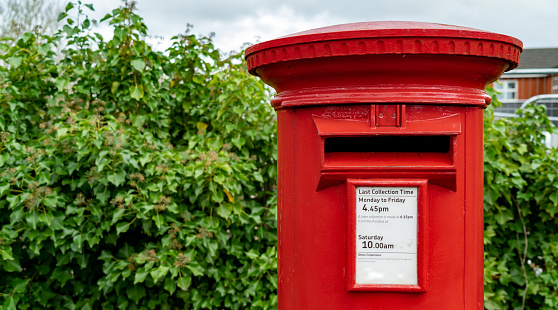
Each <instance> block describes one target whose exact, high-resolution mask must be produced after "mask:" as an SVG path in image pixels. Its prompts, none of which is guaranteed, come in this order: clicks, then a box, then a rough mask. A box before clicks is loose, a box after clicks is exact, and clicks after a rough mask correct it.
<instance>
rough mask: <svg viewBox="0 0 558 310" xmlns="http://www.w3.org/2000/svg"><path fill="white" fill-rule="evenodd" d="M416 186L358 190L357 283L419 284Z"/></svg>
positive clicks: (360, 188)
mask: <svg viewBox="0 0 558 310" xmlns="http://www.w3.org/2000/svg"><path fill="white" fill-rule="evenodd" d="M417 193H418V188H417V187H356V283H357V284H395V285H397V284H399V285H417V284H418V279H417V217H418V212H417Z"/></svg>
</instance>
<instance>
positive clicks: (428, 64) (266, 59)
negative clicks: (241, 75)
mask: <svg viewBox="0 0 558 310" xmlns="http://www.w3.org/2000/svg"><path fill="white" fill-rule="evenodd" d="M522 48H523V44H522V43H521V41H520V40H518V39H516V38H513V37H510V36H507V35H502V34H497V33H492V32H488V31H483V30H478V29H473V28H467V27H459V26H451V25H443V24H433V23H423V22H398V21H383V22H363V23H354V24H344V25H336V26H330V27H324V28H317V29H312V30H308V31H303V32H299V33H295V34H291V35H288V36H284V37H281V38H277V39H274V40H270V41H266V42H262V43H259V44H256V45H254V46H251V47H249V48H248V49H247V50H246V55H245V57H246V61H247V66H248V70H249V71H250V73H251V74H254V75H257V76H259V77H260V78H261V79H262V80H263V81H264V82H265V83H266V84H268V85H270V86H272V87H273V88H275V90H276V91H277V95H276V96H275V97H274V98H273V99H272V101H271V104H272V105H273V106H274V107H275V108H282V107H289V106H306V105H316V104H353V103H373V102H384V103H416V104H458V105H468V106H479V107H486V105H488V104H489V103H490V100H491V99H490V97H489V96H488V95H487V94H486V92H485V91H484V88H485V87H486V85H488V84H489V83H491V82H493V81H495V80H497V79H498V78H499V77H500V75H501V74H502V73H503V72H504V71H509V70H512V69H514V68H516V67H517V65H518V62H519V55H520V53H521V51H522Z"/></svg>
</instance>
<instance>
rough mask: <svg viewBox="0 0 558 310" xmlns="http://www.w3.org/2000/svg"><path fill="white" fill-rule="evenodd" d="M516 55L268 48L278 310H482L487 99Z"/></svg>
mask: <svg viewBox="0 0 558 310" xmlns="http://www.w3.org/2000/svg"><path fill="white" fill-rule="evenodd" d="M520 51H521V43H520V42H519V41H518V40H516V39H513V38H510V37H506V36H502V35H496V34H492V33H486V32H482V31H478V30H473V29H469V28H460V27H453V26H444V25H433V24H424V23H394V22H391V23H390V22H381V23H360V24H350V25H342V26H334V27H328V28H323V29H318V30H313V31H309V32H305V33H301V34H295V35H293V36H289V37H284V38H281V39H277V40H274V41H270V42H264V43H261V44H260V45H256V46H254V47H251V48H250V49H248V50H247V60H248V66H249V69H250V70H251V72H252V73H253V74H257V75H258V76H260V77H261V78H262V79H263V80H264V82H266V83H268V84H269V85H271V86H273V87H274V88H275V89H276V90H277V92H278V94H277V95H276V96H275V98H274V99H273V101H272V105H274V107H275V108H276V110H277V121H278V196H279V197H278V199H279V202H278V255H279V256H278V260H279V261H278V262H279V266H278V268H279V270H278V278H279V279H278V298H279V309H483V112H484V108H485V107H486V105H487V104H489V103H490V99H489V98H488V96H487V95H486V94H485V93H484V87H485V86H486V85H487V84H488V83H490V82H492V81H494V80H495V79H497V78H498V76H499V75H501V74H502V73H503V72H504V71H505V70H509V69H511V68H513V67H514V66H516V65H517V61H518V57H519V53H520Z"/></svg>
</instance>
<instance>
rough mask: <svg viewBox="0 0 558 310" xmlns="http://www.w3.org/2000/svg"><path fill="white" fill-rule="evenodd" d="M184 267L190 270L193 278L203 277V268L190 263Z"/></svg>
mask: <svg viewBox="0 0 558 310" xmlns="http://www.w3.org/2000/svg"><path fill="white" fill-rule="evenodd" d="M186 267H187V268H188V269H190V270H191V271H192V273H193V274H194V275H195V276H203V268H202V267H201V266H200V265H198V264H197V263H191V264H190V265H187V266H186Z"/></svg>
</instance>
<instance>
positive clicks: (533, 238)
mask: <svg viewBox="0 0 558 310" xmlns="http://www.w3.org/2000/svg"><path fill="white" fill-rule="evenodd" d="M487 90H488V91H489V93H490V94H492V95H493V99H494V101H493V102H494V105H492V106H490V107H489V108H488V109H487V111H486V113H485V123H484V126H485V147H484V212H485V216H484V222H485V233H484V244H485V247H484V256H485V263H484V264H485V271H484V274H485V276H484V283H485V286H484V288H485V308H486V309H557V308H558V265H557V263H558V216H557V213H558V182H557V181H558V171H557V168H558V150H557V149H556V148H553V149H549V148H547V147H546V146H545V144H544V141H545V136H544V134H543V132H544V131H547V132H556V128H555V127H554V125H553V124H552V123H551V122H550V121H549V120H548V117H547V116H546V107H545V106H544V105H539V106H534V105H531V106H528V107H526V108H525V109H524V110H523V111H518V117H516V118H502V119H498V120H495V119H494V114H493V112H494V106H495V105H496V106H498V105H500V103H499V102H498V101H497V99H496V98H495V96H494V95H495V93H494V90H493V89H492V88H488V89H487Z"/></svg>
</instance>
